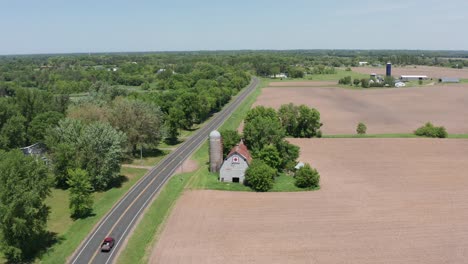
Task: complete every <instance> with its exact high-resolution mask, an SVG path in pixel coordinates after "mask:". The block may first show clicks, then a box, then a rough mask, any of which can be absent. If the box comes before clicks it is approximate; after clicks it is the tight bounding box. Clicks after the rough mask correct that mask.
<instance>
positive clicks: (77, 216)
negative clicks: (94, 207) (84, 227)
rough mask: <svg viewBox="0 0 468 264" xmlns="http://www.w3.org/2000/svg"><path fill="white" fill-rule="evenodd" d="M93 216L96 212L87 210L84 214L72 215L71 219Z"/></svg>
mask: <svg viewBox="0 0 468 264" xmlns="http://www.w3.org/2000/svg"><path fill="white" fill-rule="evenodd" d="M93 216H96V214H95V213H94V212H92V211H91V212H89V213H87V214H84V215H72V216H71V219H73V221H76V220H78V219H86V218H88V217H93Z"/></svg>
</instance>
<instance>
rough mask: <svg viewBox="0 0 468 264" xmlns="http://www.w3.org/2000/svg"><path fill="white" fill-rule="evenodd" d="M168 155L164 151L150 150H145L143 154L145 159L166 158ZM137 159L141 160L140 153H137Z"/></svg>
mask: <svg viewBox="0 0 468 264" xmlns="http://www.w3.org/2000/svg"><path fill="white" fill-rule="evenodd" d="M166 154H167V152H166V151H164V150H160V149H149V150H145V151H144V152H143V158H157V157H160V156H164V155H166ZM135 158H140V153H137V155H135Z"/></svg>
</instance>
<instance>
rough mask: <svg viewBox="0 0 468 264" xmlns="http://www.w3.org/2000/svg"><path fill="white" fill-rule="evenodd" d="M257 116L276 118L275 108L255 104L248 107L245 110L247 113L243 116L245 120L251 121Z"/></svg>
mask: <svg viewBox="0 0 468 264" xmlns="http://www.w3.org/2000/svg"><path fill="white" fill-rule="evenodd" d="M257 117H264V118H269V119H271V120H275V119H278V114H277V113H276V111H275V109H273V108H271V107H264V106H261V105H260V106H256V107H254V108H252V109H250V110H249V111H248V112H247V115H246V117H245V122H251V121H252V120H254V119H255V118H257Z"/></svg>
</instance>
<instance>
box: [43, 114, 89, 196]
mask: <svg viewBox="0 0 468 264" xmlns="http://www.w3.org/2000/svg"><path fill="white" fill-rule="evenodd" d="M84 128H85V126H84V125H83V123H82V122H81V121H79V120H74V119H70V118H65V119H62V120H60V121H59V124H58V126H57V127H55V128H53V129H51V130H49V133H48V134H47V135H46V139H45V142H46V145H47V146H48V148H49V150H50V151H49V152H50V153H49V155H50V158H51V160H52V162H51V164H52V171H53V172H54V182H55V186H56V187H59V188H67V187H68V185H67V180H68V170H69V169H76V168H78V167H79V166H80V164H79V160H78V154H79V153H80V151H81V150H82V149H81V146H80V138H81V136H82V134H83V130H84Z"/></svg>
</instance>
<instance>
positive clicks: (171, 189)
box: [117, 173, 191, 263]
mask: <svg viewBox="0 0 468 264" xmlns="http://www.w3.org/2000/svg"><path fill="white" fill-rule="evenodd" d="M190 177H191V173H183V174H178V175H175V176H173V177H171V178H170V179H169V181H168V183H167V184H166V185H165V186H164V188H163V189H162V191H161V193H159V195H158V196H157V198H156V199H155V201H154V202H153V203H152V204H151V206H150V207H149V209H148V210H147V211H146V212H145V216H144V217H143V218H142V220H141V222H140V223H138V226H137V228H136V229H135V231H134V232H133V234H132V235H131V236H130V239H129V242H128V245H127V246H126V247H125V249H124V250H123V252H122V254H121V255H120V256H119V258H118V260H117V263H148V259H149V254H151V248H150V246H151V245H152V241H154V238H155V234H157V233H158V232H159V231H160V230H161V228H160V227H161V226H162V224H163V223H164V220H165V219H166V217H167V216H168V215H169V212H170V211H171V209H172V207H173V205H174V204H175V202H176V201H177V198H179V196H180V195H181V194H182V190H183V189H184V187H185V185H186V184H187V182H188V180H189V179H190Z"/></svg>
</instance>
